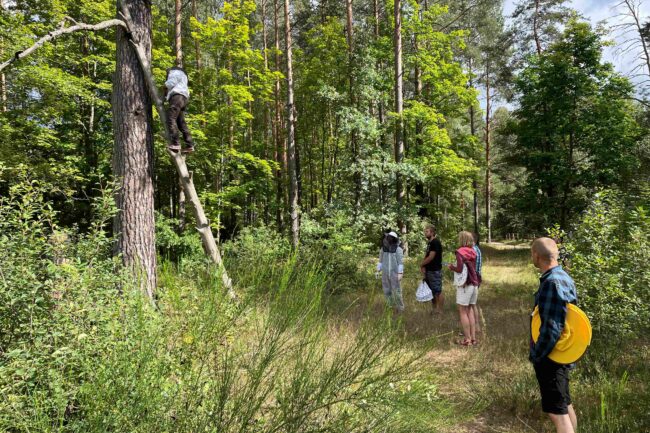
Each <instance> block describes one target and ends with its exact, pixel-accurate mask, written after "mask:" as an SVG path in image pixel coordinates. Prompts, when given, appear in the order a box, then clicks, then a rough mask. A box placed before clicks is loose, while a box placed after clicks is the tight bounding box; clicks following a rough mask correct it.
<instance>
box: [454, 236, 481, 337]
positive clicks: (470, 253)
mask: <svg viewBox="0 0 650 433" xmlns="http://www.w3.org/2000/svg"><path fill="white" fill-rule="evenodd" d="M473 247H474V236H473V235H472V234H471V233H470V232H466V231H463V232H460V233H459V234H458V249H457V250H456V264H455V265H454V264H449V265H448V267H449V269H450V270H451V271H454V272H456V273H458V274H465V273H466V275H467V277H466V278H465V279H464V281H458V279H455V284H456V304H458V314H459V315H460V324H461V326H462V328H463V336H464V338H463V340H462V341H460V342H459V343H458V344H460V345H461V346H473V345H476V344H478V341H477V340H476V319H475V318H474V311H473V309H472V305H476V300H477V298H478V286H479V284H481V277H480V276H479V275H478V273H477V272H476V251H474V248H473ZM463 268H466V270H464V269H463Z"/></svg>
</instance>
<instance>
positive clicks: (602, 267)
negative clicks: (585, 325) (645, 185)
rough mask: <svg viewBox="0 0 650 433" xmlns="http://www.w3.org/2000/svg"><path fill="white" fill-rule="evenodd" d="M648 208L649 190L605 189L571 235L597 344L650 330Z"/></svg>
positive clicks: (574, 271) (581, 296)
mask: <svg viewBox="0 0 650 433" xmlns="http://www.w3.org/2000/svg"><path fill="white" fill-rule="evenodd" d="M649 209H650V192H649V191H647V190H642V191H641V192H636V193H623V192H620V191H616V190H612V191H602V192H600V193H598V194H597V195H596V196H595V197H594V201H593V204H592V205H590V206H589V208H587V210H586V211H585V212H584V214H583V215H582V217H581V220H580V222H579V224H577V225H576V227H575V231H573V232H572V233H571V235H570V236H569V237H568V241H567V243H566V248H567V252H568V254H569V257H570V263H571V275H572V276H573V278H574V280H575V281H576V285H577V288H578V301H579V303H580V306H581V307H582V308H583V309H584V310H585V311H586V312H587V314H588V315H589V317H590V319H591V321H592V325H593V328H594V339H595V340H596V341H597V342H600V343H606V344H608V345H609V344H612V343H613V342H614V341H616V340H617V339H619V338H620V337H627V336H634V337H640V336H643V335H645V334H646V332H647V331H648V330H649V329H650V320H649V318H650V306H649V305H648V302H647V300H648V299H650V289H649V288H650V271H649V270H648V267H647V266H645V265H644V264H645V263H648V261H649V260H650V215H649V213H648V212H649ZM556 236H557V235H556Z"/></svg>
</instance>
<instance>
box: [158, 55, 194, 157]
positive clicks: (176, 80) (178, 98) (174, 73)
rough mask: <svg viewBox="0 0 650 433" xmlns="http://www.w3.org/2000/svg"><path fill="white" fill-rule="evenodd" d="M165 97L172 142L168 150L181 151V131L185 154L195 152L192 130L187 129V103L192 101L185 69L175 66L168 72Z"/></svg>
mask: <svg viewBox="0 0 650 433" xmlns="http://www.w3.org/2000/svg"><path fill="white" fill-rule="evenodd" d="M165 96H166V99H167V101H168V103H169V109H168V110H167V128H168V129H169V135H170V136H171V140H172V142H171V143H170V144H169V146H168V149H169V150H171V151H172V152H178V151H180V150H181V141H180V137H179V130H180V132H181V133H182V134H183V141H185V145H186V146H187V147H186V148H185V149H183V153H191V152H194V142H193V141H192V134H190V128H188V127H187V123H186V122H185V110H186V109H187V102H188V100H189V99H190V90H189V87H188V80H187V74H186V73H185V71H184V70H183V69H181V68H179V67H177V66H175V67H173V68H169V69H168V70H167V80H166V81H165Z"/></svg>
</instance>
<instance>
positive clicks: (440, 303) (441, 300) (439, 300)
mask: <svg viewBox="0 0 650 433" xmlns="http://www.w3.org/2000/svg"><path fill="white" fill-rule="evenodd" d="M435 299H436V310H437V311H438V313H442V308H443V307H444V306H445V295H443V294H442V292H440V294H439V295H437V296H436V297H435Z"/></svg>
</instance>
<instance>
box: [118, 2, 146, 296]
mask: <svg viewBox="0 0 650 433" xmlns="http://www.w3.org/2000/svg"><path fill="white" fill-rule="evenodd" d="M122 1H123V4H124V6H125V8H126V9H127V10H128V11H129V12H130V15H131V17H132V18H131V19H132V23H131V25H132V28H131V32H132V37H133V38H134V39H135V40H136V41H137V42H138V43H139V44H140V45H141V46H142V47H143V49H144V51H145V53H146V55H147V58H148V59H149V60H150V59H151V3H150V2H149V1H142V0H122ZM112 110H113V119H114V120H113V128H114V134H115V150H114V152H113V173H114V175H115V178H116V179H118V181H119V183H120V188H119V189H118V190H117V192H116V204H117V207H118V209H119V213H118V214H117V215H116V217H115V219H114V223H113V227H114V232H115V233H117V234H118V238H117V243H116V245H115V252H116V253H117V254H120V255H121V257H122V261H123V263H124V265H125V266H126V267H127V268H130V269H131V270H132V271H134V272H135V274H136V275H137V276H138V277H139V281H140V286H141V288H142V290H143V291H144V292H145V293H146V294H147V295H148V296H149V297H150V298H151V299H153V297H154V291H155V288H156V237H155V230H154V227H155V222H154V189H153V133H152V129H151V122H152V119H153V117H152V112H151V99H150V97H149V92H148V91H147V87H146V83H145V80H144V76H143V73H142V70H141V68H140V64H139V62H138V58H137V56H136V53H135V51H134V50H133V48H132V47H131V46H130V42H129V37H128V35H127V34H126V32H125V30H124V29H123V28H122V27H119V28H118V29H117V53H116V65H115V78H114V80H113V100H112Z"/></svg>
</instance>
